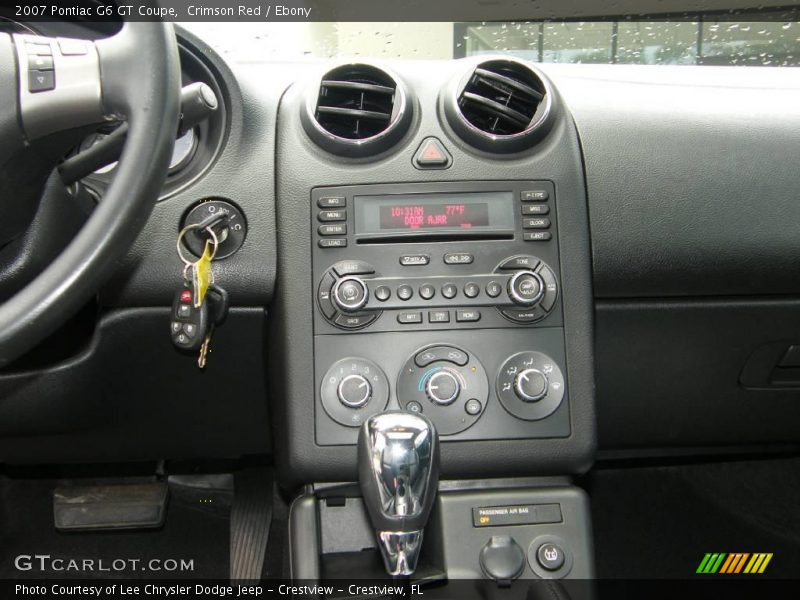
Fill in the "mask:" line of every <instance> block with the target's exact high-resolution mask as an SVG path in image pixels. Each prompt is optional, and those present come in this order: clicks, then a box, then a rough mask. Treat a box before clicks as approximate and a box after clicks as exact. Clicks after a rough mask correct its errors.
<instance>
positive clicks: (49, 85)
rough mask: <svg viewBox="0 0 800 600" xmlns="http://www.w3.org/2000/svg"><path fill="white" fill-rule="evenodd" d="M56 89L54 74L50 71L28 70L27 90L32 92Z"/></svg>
mask: <svg viewBox="0 0 800 600" xmlns="http://www.w3.org/2000/svg"><path fill="white" fill-rule="evenodd" d="M54 89H56V74H55V71H53V70H52V69H51V70H50V71H28V91H29V92H31V93H32V94H36V93H38V92H49V91H50V90H54Z"/></svg>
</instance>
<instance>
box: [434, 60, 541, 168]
mask: <svg viewBox="0 0 800 600" xmlns="http://www.w3.org/2000/svg"><path fill="white" fill-rule="evenodd" d="M493 62H508V63H515V64H517V65H520V66H521V67H523V68H525V69H528V70H529V71H530V72H531V73H533V75H534V76H535V77H536V78H537V79H538V80H539V81H541V83H542V86H543V87H544V90H545V93H544V99H543V101H542V103H541V104H539V106H538V107H537V108H536V113H535V114H534V117H535V116H536V114H539V118H537V119H535V120H532V121H531V122H530V123H529V124H528V126H527V127H526V128H525V129H524V130H522V131H520V132H519V133H512V134H509V135H498V134H492V133H489V132H487V131H484V130H483V129H479V128H478V127H475V125H473V124H472V123H470V122H469V121H468V120H467V119H466V117H465V116H464V114H463V113H462V112H461V107H460V106H459V105H458V98H459V96H460V95H461V92H462V91H463V90H464V85H465V83H464V82H465V80H467V81H468V80H469V78H470V77H472V74H473V73H474V72H475V69H477V68H478V67H480V66H481V65H484V64H487V63H493ZM450 103H451V108H452V112H453V113H455V115H457V117H458V119H459V122H460V124H461V125H462V126H463V127H465V128H466V129H467V131H469V132H470V133H471V134H473V135H476V136H478V137H480V138H483V139H484V140H486V141H489V142H492V143H494V144H498V147H497V148H496V149H495V151H497V152H514V151H519V150H522V149H524V148H516V149H513V148H512V149H507V148H503V147H500V144H503V145H506V146H507V145H513V144H515V142H520V141H523V140H525V139H526V138H528V137H529V136H531V134H533V133H534V132H535V131H536V130H537V129H539V128H540V127H541V126H542V125H544V124H545V123H546V122H547V121H548V119H549V118H550V113H551V112H552V108H553V88H552V86H551V85H550V82H549V81H548V79H547V77H545V76H544V74H543V73H542V72H541V71H540V70H539V69H537V68H536V67H534V66H533V65H532V64H530V63H529V62H527V61H525V60H522V59H519V58H516V57H513V56H481V57H479V59H478V60H476V61H474V62H473V63H472V64H471V66H470V70H469V73H468V74H467V75H462V76H461V77H460V78H459V79H458V80H457V81H456V82H455V83H454V84H453V85H451V91H450ZM540 109H541V112H540ZM451 125H452V124H451ZM457 133H458V132H457ZM462 137H463V136H462ZM465 141H466V142H468V143H469V142H470V140H469V139H465ZM479 149H480V150H487V148H480V147H479ZM489 151H492V150H491V149H489Z"/></svg>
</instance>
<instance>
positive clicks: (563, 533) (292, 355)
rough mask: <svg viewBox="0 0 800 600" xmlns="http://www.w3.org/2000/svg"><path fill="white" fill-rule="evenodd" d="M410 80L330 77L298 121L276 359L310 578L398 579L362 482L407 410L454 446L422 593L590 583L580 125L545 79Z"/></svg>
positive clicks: (299, 545) (282, 120)
mask: <svg viewBox="0 0 800 600" xmlns="http://www.w3.org/2000/svg"><path fill="white" fill-rule="evenodd" d="M396 66H397V67H399V68H400V69H401V72H400V74H396V73H393V72H391V71H390V70H389V69H385V68H383V67H376V66H375V65H362V64H354V65H353V64H347V65H341V66H338V67H334V68H331V69H330V70H328V71H327V72H322V73H321V74H320V79H316V78H312V79H311V80H309V81H308V82H304V83H301V84H297V85H295V86H292V87H291V88H290V89H288V90H287V91H286V93H285V94H284V95H283V97H282V100H281V106H280V109H279V114H278V121H277V122H278V129H277V143H276V186H277V187H276V194H275V195H276V198H277V205H276V207H277V212H276V220H277V223H276V225H277V227H276V229H277V232H278V240H277V242H278V273H277V285H276V293H275V300H274V302H273V305H272V307H271V314H270V315H269V324H270V328H271V329H270V340H271V345H270V346H269V347H268V348H267V353H268V360H269V362H270V370H269V373H270V380H271V381H270V387H271V390H272V403H271V410H272V414H273V417H274V422H275V423H276V427H275V438H276V444H275V451H276V465H277V466H278V469H279V477H280V480H281V484H282V485H283V486H284V488H285V489H287V490H294V491H296V490H302V492H303V493H302V494H301V495H300V496H299V497H298V498H297V500H296V501H295V503H294V505H293V507H292V515H291V518H290V536H291V540H292V548H293V553H292V555H293V560H295V561H296V562H295V563H294V564H293V565H292V570H293V576H294V577H296V578H299V579H323V580H324V579H336V578H341V577H348V576H350V575H352V576H353V577H365V576H366V577H367V578H371V577H372V575H375V577H378V576H380V575H381V574H383V575H384V576H385V574H386V571H385V570H384V568H383V567H384V565H383V564H382V563H381V557H380V553H379V552H378V544H377V540H376V531H381V530H382V529H381V526H379V525H378V524H376V523H375V522H374V515H375V514H376V508H375V506H373V507H372V510H371V513H370V514H372V515H373V522H372V524H371V525H370V519H369V518H368V515H367V512H370V511H365V508H364V503H365V501H368V500H369V499H368V498H367V495H365V494H362V490H361V489H359V486H358V485H357V484H355V482H357V481H358V480H359V472H360V470H361V468H362V467H363V464H360V463H363V461H364V459H363V455H362V459H359V456H358V453H357V443H358V440H359V433H360V431H362V430H364V429H367V428H368V427H369V426H370V423H372V422H373V421H375V420H376V419H380V418H381V415H383V414H385V413H389V414H390V415H391V416H390V417H387V418H388V419H389V420H390V421H393V422H394V421H396V422H400V423H403V422H407V421H414V419H409V418H408V417H410V416H411V415H417V416H418V417H419V418H420V419H425V420H428V421H430V423H431V424H432V427H433V429H432V430H435V431H436V432H438V440H439V441H438V452H437V456H438V459H437V460H438V461H439V467H438V472H439V484H438V487H437V488H436V489H435V490H433V492H432V493H434V494H436V498H435V502H434V505H433V507H432V512H431V513H430V520H429V521H428V522H427V525H426V526H425V527H424V535H423V537H422V539H423V541H422V553H421V555H420V558H419V566H418V567H417V569H416V574H417V575H418V576H419V577H422V578H427V579H429V580H433V579H437V577H438V578H443V579H444V580H448V581H449V580H453V581H455V580H458V579H464V578H466V579H475V580H480V581H486V580H494V581H493V582H491V583H492V584H498V585H499V584H500V583H505V582H507V581H510V580H516V579H520V580H564V579H576V578H577V579H582V578H589V577H591V576H592V575H593V572H594V571H593V560H592V555H591V548H592V540H591V525H590V520H589V511H588V501H587V499H586V496H585V494H584V493H583V492H582V491H581V490H579V489H578V488H576V487H575V486H574V485H573V483H572V480H571V479H570V477H571V476H572V475H575V474H578V473H582V472H585V471H586V470H587V469H588V468H589V467H590V466H591V464H592V461H593V458H594V448H595V439H596V436H595V422H594V419H595V414H594V397H593V393H594V386H593V381H594V376H593V322H592V314H593V312H592V283H591V281H592V279H591V254H590V240H589V227H588V217H587V214H588V211H587V205H586V194H585V183H584V177H583V170H582V159H581V153H580V144H579V140H578V133H577V131H576V129H575V125H574V123H573V121H572V119H571V118H570V117H569V113H568V111H567V110H566V108H565V107H564V105H563V102H562V101H561V98H560V96H559V95H558V91H557V90H556V89H555V88H553V87H552V85H551V84H550V83H549V82H548V81H547V80H546V77H544V75H543V74H541V73H540V72H538V70H537V69H535V67H533V66H531V65H530V64H529V63H522V62H521V61H516V60H513V59H502V60H491V59H489V60H487V61H486V62H484V63H481V64H480V65H478V66H477V67H476V65H475V64H474V63H466V62H462V61H441V62H434V63H430V66H431V67H432V70H431V71H428V69H426V70H425V71H424V72H423V71H415V70H413V69H409V68H407V65H406V66H404V65H402V64H398V65H396ZM432 72H435V73H436V77H431V76H430V73H432ZM470 74H471V75H470ZM515 77H516V79H513V78H515ZM448 78H450V79H451V80H452V81H453V82H456V84H457V85H456V88H458V89H457V90H456V91H455V92H453V90H451V89H450V88H449V87H447V86H445V87H443V86H442V81H443V80H447V79H448ZM462 88H463V90H464V91H463V93H461V92H459V91H458V90H461V89H462ZM459 94H461V95H460V96H459ZM503 94H506V95H509V96H513V98H511V97H509V98H507V103H504V104H502V106H498V103H497V101H496V99H497V97H498V95H503ZM532 106H534V108H532V109H531V110H533V111H534V112H532V113H528V115H527V116H524V117H523V116H520V115H521V114H522V113H520V111H522V110H528V109H529V108H531V107H532ZM487 109H488V110H491V111H496V112H495V113H494V114H495V116H494V117H491V118H484V117H485V113H484V112H482V111H484V110H487ZM531 115H532V116H531ZM501 117H502V118H510V119H511V120H510V121H508V120H507V121H505V122H504V123H500V120H499V119H500V118H501ZM469 119H471V120H472V121H473V122H474V123H477V126H476V125H475V124H474V123H472V122H469V123H468V120H469ZM528 119H530V124H529V125H528V126H527V128H526V129H524V130H523V131H521V132H520V133H519V134H513V133H508V134H503V135H494V134H492V135H488V134H484V133H482V131H483V132H485V131H486V130H488V129H492V128H497V127H503V128H505V129H504V131H509V130H510V128H513V127H514V126H519V124H520V123H521V122H525V123H527V122H528ZM512 121H513V122H512ZM515 123H516V125H515ZM481 128H482V129H481ZM417 420H418V419H417ZM365 423H366V426H365ZM406 433H407V432H406ZM392 435H394V436H395V439H396V440H398V439H400V438H402V436H403V435H404V432H403V431H395V432H394V433H393V434H392ZM390 462H391V461H390ZM373 463H374V461H372V463H370V464H373ZM404 464H412V463H404ZM373 466H374V464H373ZM404 468H406V467H404ZM408 468H409V469H411V467H408ZM387 469H388V470H389V471H391V468H388V467H387ZM412 471H413V469H412ZM409 472H411V471H409ZM392 483H393V484H397V482H396V481H393V480H392ZM389 488H391V489H400V488H402V486H399V485H392V486H389ZM367 504H369V505H370V506H372V504H370V503H369V502H367ZM401 504H402V503H401ZM412 530H413V531H412ZM386 531H388V530H386ZM386 531H384V533H385V534H386V535H394V534H392V533H391V532H389V533H386ZM404 533H405V534H407V535H406V537H405V538H404V539H405V540H406V541H408V540H409V539H413V537H414V535H416V529H414V528H411V527H409V528H408V530H407V531H405V532H404ZM378 537H380V536H378ZM384 541H385V540H384ZM294 549H296V550H297V552H296V553H295V552H294ZM383 550H384V551H385V550H386V548H383ZM384 559H386V556H385V552H384ZM353 565H359V566H358V568H356V567H354V566H353ZM369 569H373V570H375V571H374V572H372V575H370V574H369V573H370V571H369ZM365 574H366V575H365ZM448 589H450V590H451V591H452V592H457V590H455V588H448ZM451 597H452V596H451ZM483 597H491V595H484V596H483Z"/></svg>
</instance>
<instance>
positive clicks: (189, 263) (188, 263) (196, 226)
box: [176, 223, 219, 277]
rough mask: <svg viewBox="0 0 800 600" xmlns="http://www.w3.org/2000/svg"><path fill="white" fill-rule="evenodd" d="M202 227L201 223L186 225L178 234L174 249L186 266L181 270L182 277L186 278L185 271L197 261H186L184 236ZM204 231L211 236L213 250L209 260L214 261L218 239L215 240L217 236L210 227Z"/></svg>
mask: <svg viewBox="0 0 800 600" xmlns="http://www.w3.org/2000/svg"><path fill="white" fill-rule="evenodd" d="M202 226H203V224H202V223H192V224H191V225H187V226H186V227H184V228H183V229H181V231H180V233H178V242H177V244H176V249H177V250H178V257H179V258H180V259H181V260H182V261H183V264H184V265H186V266H185V267H184V268H183V273H184V277H185V276H186V269H189V268H191V267H192V266H193V265H194V264H195V263H196V262H197V261H196V260H188V259H187V258H186V256H185V255H184V254H183V244H182V243H181V242H182V241H183V238H184V237H185V236H186V234H187V233H189V232H190V231H194V230H195V229H200V228H201V227H202ZM205 230H206V231H207V232H208V233H209V234H210V235H211V243H212V244H213V245H214V249H213V251H212V253H211V258H210V260H214V257H216V256H217V249H218V247H219V238H217V234H216V233H214V230H213V229H211V227H210V226H208V227H206V228H205ZM203 253H205V248H203ZM198 260H199V259H198Z"/></svg>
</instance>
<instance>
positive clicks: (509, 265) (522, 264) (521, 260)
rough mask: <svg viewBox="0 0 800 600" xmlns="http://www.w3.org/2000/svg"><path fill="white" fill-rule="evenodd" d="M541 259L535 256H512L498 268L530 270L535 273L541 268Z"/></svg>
mask: <svg viewBox="0 0 800 600" xmlns="http://www.w3.org/2000/svg"><path fill="white" fill-rule="evenodd" d="M539 262H540V261H539V259H538V258H536V257H535V256H525V255H523V256H512V257H511V258H508V259H506V260H504V261H503V262H502V263H501V264H500V266H499V267H498V268H500V269H514V270H517V269H529V270H531V271H533V270H534V269H535V268H536V267H538V266H539Z"/></svg>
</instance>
